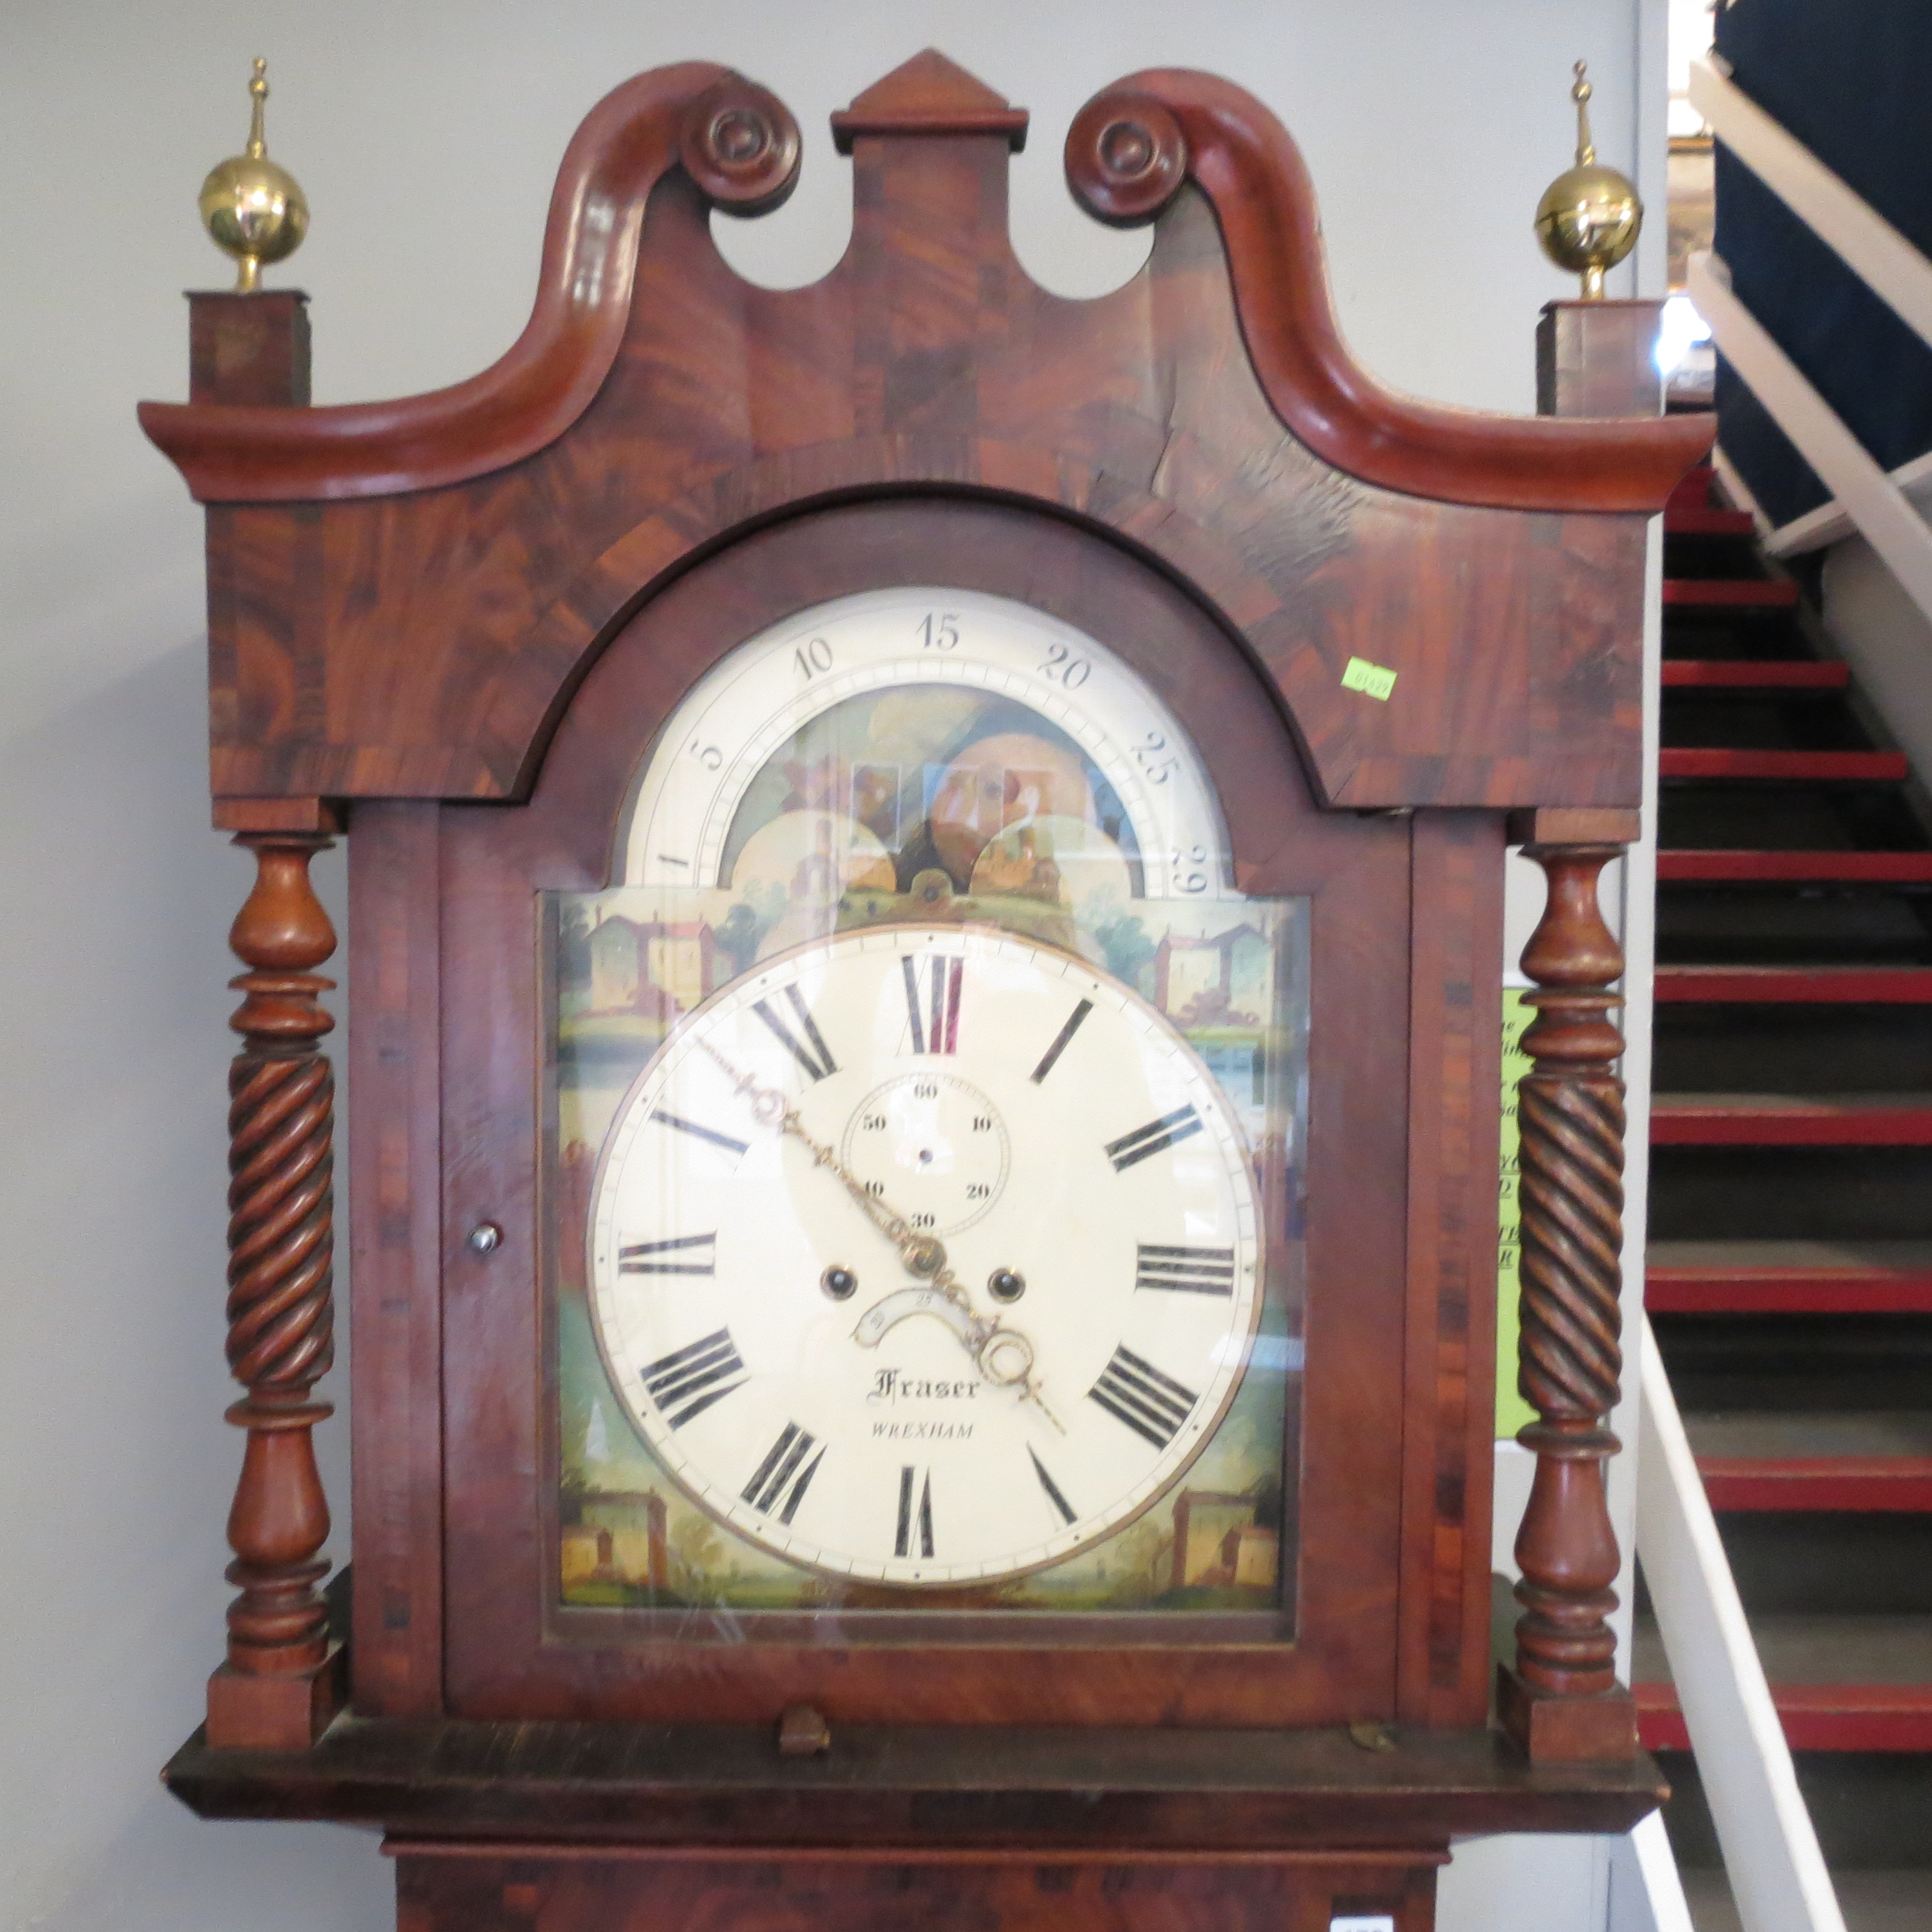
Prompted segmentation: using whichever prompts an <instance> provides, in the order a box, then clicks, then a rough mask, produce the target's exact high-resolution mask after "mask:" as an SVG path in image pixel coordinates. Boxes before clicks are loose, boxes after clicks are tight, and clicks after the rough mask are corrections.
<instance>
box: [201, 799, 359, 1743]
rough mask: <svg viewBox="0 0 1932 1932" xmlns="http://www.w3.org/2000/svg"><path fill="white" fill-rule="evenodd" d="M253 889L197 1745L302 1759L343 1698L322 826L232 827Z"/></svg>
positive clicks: (239, 934) (241, 923) (232, 1128)
mask: <svg viewBox="0 0 1932 1932" xmlns="http://www.w3.org/2000/svg"><path fill="white" fill-rule="evenodd" d="M235 842H236V844H238V845H242V846H245V847H247V848H248V850H250V851H251V852H253V853H254V855H255V865H256V877H255V886H254V890H253V891H252V892H251V893H250V894H249V895H248V902H247V903H246V904H245V905H244V906H243V907H242V910H241V913H239V916H237V918H236V921H235V925H234V928H233V931H232V932H230V933H229V944H230V945H231V946H233V948H234V950H235V952H236V955H237V956H239V958H240V959H241V960H242V963H243V964H244V965H246V966H247V967H248V969H249V970H248V971H247V972H245V973H244V974H242V975H241V976H240V977H239V978H237V979H236V980H233V981H232V982H231V984H232V985H233V986H234V987H235V988H236V989H237V990H238V991H239V992H240V993H241V994H242V996H243V997H242V1005H241V1007H240V1008H239V1010H238V1011H237V1012H236V1015H235V1016H234V1018H233V1020H231V1021H230V1022H229V1025H232V1026H233V1028H235V1030H236V1032H238V1033H239V1034H241V1036H242V1051H241V1052H240V1053H239V1055H237V1056H236V1060H235V1062H234V1064H233V1067H230V1068H229V1076H228V1092H229V1110H228V1134H229V1154H228V1167H229V1175H230V1176H231V1177H232V1178H231V1179H230V1181H229V1189H228V1211H229V1222H228V1248H229V1263H228V1364H229V1367H230V1368H231V1369H232V1370H233V1371H234V1374H235V1378H236V1380H237V1381H238V1382H240V1383H241V1384H242V1386H243V1387H244V1388H245V1389H246V1390H247V1391H248V1394H246V1395H245V1397H243V1399H242V1400H241V1401H239V1402H238V1403H236V1404H235V1406H233V1408H232V1409H229V1411H228V1420H229V1421H230V1422H232V1423H233V1424H236V1426H237V1427H239V1428H242V1429H245V1430H247V1431H248V1446H247V1448H245V1451H243V1454H242V1477H241V1481H240V1482H239V1484H238V1485H237V1487H236V1492H235V1504H234V1507H233V1509H232V1510H231V1511H229V1517H228V1541H229V1545H230V1547H232V1548H233V1550H234V1552H235V1561H234V1562H233V1563H231V1564H230V1565H229V1566H228V1571H227V1576H228V1580H229V1582H230V1583H234V1584H236V1585H237V1586H239V1589H240V1592H241V1594H240V1595H239V1596H237V1597H236V1599H235V1601H234V1602H233V1604H231V1605H230V1606H229V1611H228V1661H227V1662H226V1664H223V1666H222V1667H221V1668H220V1670H217V1672H216V1673H214V1676H213V1677H211V1679H209V1680H208V1742H209V1743H210V1744H211V1745H217V1746H234V1747H242V1748H260V1749H282V1750H291V1749H300V1748H303V1747H305V1746H306V1745H308V1744H309V1743H310V1742H311V1741H312V1740H313V1739H314V1738H315V1736H317V1734H318V1733H320V1730H322V1728H323V1726H324V1725H326V1724H327V1723H328V1721H329V1718H331V1717H332V1716H333V1715H334V1714H335V1711H336V1710H337V1709H338V1708H339V1706H340V1705H341V1676H342V1672H341V1656H340V1655H339V1650H338V1647H336V1646H332V1645H331V1643H330V1642H329V1630H328V1611H327V1608H326V1605H325V1604H324V1603H323V1598H322V1595H321V1593H320V1590H319V1589H317V1586H318V1585H319V1584H320V1583H321V1581H322V1579H323V1577H325V1576H326V1574H328V1571H329V1565H328V1564H327V1562H325V1561H324V1560H323V1559H322V1558H321V1556H320V1555H319V1554H318V1553H319V1552H320V1550H321V1548H322V1545H323V1541H324V1539H325V1538H326V1537H327V1536H328V1535H329V1505H328V1502H327V1500H326V1498H325V1497H324V1496H323V1489H322V1478H321V1476H320V1473H319V1472H317V1468H316V1463H315V1448H314V1441H313V1439H312V1437H311V1431H312V1430H313V1429H314V1427H315V1425H316V1424H317V1423H318V1422H320V1421H323V1419H324V1418H326V1417H327V1416H329V1415H331V1414H332V1413H333V1411H332V1408H331V1406H330V1405H329V1403H326V1402H318V1401H317V1400H315V1399H314V1396H313V1394H312V1393H311V1391H313V1389H314V1385H315V1384H316V1383H317V1382H318V1381H320V1379H321V1378H322V1377H323V1376H324V1375H326V1373H328V1371H329V1365H330V1364H331V1362H332V1361H333V1360H334V1358H335V1340H334V1314H335V1311H334V1307H333V1304H332V1259H333V1256H334V1252H335V1240H334V1233H333V1229H332V1213H333V1208H334V1196H333V1192H332V1185H331V1181H332V1169H333V1165H334V1154H333V1148H332V1139H333V1133H334V1116H333V1107H334V1100H335V1079H334V1076H333V1074H332V1072H331V1070H330V1068H329V1061H328V1059H327V1058H326V1055H323V1053H321V1052H320V1051H319V1050H318V1048H317V1042H318V1041H320V1039H321V1038H322V1037H323V1034H326V1033H327V1032H328V1031H329V1029H330V1028H332V1027H333V1026H334V1025H335V1021H334V1020H333V1019H331V1017H330V1016H329V1014H328V1013H326V1011H325V1010H323V1006H322V1003H321V995H323V994H324V993H326V992H329V990H330V989H332V987H333V986H334V985H335V982H334V981H333V980H327V979H325V978H323V977H322V975H321V974H319V973H317V971H315V970H314V969H315V968H317V967H318V966H320V965H322V963H323V962H324V961H325V960H326V959H328V958H329V956H330V954H331V953H333V952H334V951H335V929H334V928H333V927H332V926H331V925H330V924H329V915H328V913H326V912H325V911H324V910H323V907H322V904H321V901H320V900H319V899H317V897H316V895H315V889H314V886H313V885H312V884H311V882H310V879H309V874H308V867H309V861H310V859H311V858H312V857H313V856H314V855H315V853H317V852H319V851H322V850H325V849H326V847H328V846H329V844H330V843H331V841H330V840H329V838H328V837H327V836H326V835H325V834H323V833H321V832H244V833H243V834H242V835H241V836H240V837H239V838H237V839H236V841H235Z"/></svg>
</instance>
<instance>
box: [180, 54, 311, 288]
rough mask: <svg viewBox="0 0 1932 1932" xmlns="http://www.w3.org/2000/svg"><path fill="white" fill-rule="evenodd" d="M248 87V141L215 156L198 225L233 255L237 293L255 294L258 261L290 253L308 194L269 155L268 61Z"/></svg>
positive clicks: (298, 240)
mask: <svg viewBox="0 0 1932 1932" xmlns="http://www.w3.org/2000/svg"><path fill="white" fill-rule="evenodd" d="M248 92H249V94H250V95H251V97H252V98H253V101H254V110H253V112H252V113H251V115H250V117H249V123H248V147H247V148H245V150H244V151H242V153H241V154H231V155H230V156H229V157H228V159H227V160H225V161H219V162H217V163H216V164H215V165H214V167H212V168H211V169H209V170H208V178H207V180H205V181H203V182H202V184H201V220H202V226H203V227H204V228H205V229H207V230H208V233H209V234H210V235H211V236H214V243H215V246H216V247H217V248H220V249H222V250H223V251H225V252H226V254H230V255H233V257H235V260H236V275H235V290H236V293H237V294H238V295H253V294H254V293H255V292H256V291H257V290H259V289H260V287H261V286H262V264H263V263H264V262H280V261H282V260H285V259H286V258H287V257H289V256H290V255H293V254H294V253H295V252H296V250H297V249H298V248H300V247H301V246H302V237H303V236H305V235H306V234H307V233H308V198H307V197H306V196H305V195H304V194H303V193H302V190H301V188H300V187H298V186H297V185H296V178H295V176H294V175H292V174H290V172H289V171H288V170H287V169H286V168H281V167H278V166H276V165H275V163H274V162H273V161H272V160H269V146H268V142H267V141H266V139H264V138H263V133H262V118H263V107H264V105H265V104H266V101H267V100H268V98H269V63H268V62H266V61H265V60H258V61H257V62H256V63H255V73H254V79H252V80H251V81H250V82H249V83H248Z"/></svg>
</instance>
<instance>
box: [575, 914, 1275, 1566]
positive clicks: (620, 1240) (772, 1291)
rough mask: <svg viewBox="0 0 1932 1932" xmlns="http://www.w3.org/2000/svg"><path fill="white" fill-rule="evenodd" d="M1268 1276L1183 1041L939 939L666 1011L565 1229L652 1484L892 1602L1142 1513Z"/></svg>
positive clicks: (892, 933) (1235, 1146)
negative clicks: (582, 1248)
mask: <svg viewBox="0 0 1932 1932" xmlns="http://www.w3.org/2000/svg"><path fill="white" fill-rule="evenodd" d="M861 1197H862V1198H861ZM894 1230H895V1231H896V1232H892V1231H894ZM909 1256H910V1259H908V1257H909ZM588 1259H589V1277H590V1283H589V1286H590V1291H591V1304H592V1316H593V1320H594V1322H595V1328H596V1331H597V1335H598V1343H599V1346H600V1347H601V1350H602V1352H603V1355H604V1361H605V1364H606V1367H607V1371H608V1373H609V1376H610V1382H611V1385H612V1387H613V1388H614V1389H615V1390H616V1391H617V1393H618V1394H619V1397H620V1399H621V1400H622V1402H623V1403H624V1404H625V1407H626V1409H628V1412H629V1414H630V1416H631V1419H632V1421H634V1424H635V1425H636V1427H637V1429H638V1430H639V1431H640V1433H641V1435H642V1436H643V1439H644V1440H645V1442H647V1443H648V1444H649V1446H650V1448H651V1449H652V1451H653V1452H654V1453H655V1455H656V1456H657V1457H658V1459H659V1460H661V1463H662V1464H663V1465H664V1468H665V1469H666V1470H667V1472H669V1473H670V1475H672V1477H673V1478H674V1479H675V1480H676V1482H677V1483H678V1484H680V1485H681V1486H682V1487H683V1488H684V1490H685V1491H686V1492H688V1493H689V1494H690V1495H691V1497H692V1498H693V1499H695V1500H696V1501H697V1502H699V1503H700V1505H702V1506H703V1508H705V1509H706V1511H709V1513H710V1514H712V1515H713V1516H714V1517H717V1518H718V1519H720V1520H723V1521H724V1522H726V1523H729V1524H730V1526H732V1527H733V1529H736V1531H738V1532H739V1533H740V1534H741V1535H744V1536H745V1537H746V1538H750V1539H751V1540H752V1541H754V1542H755V1543H757V1544H760V1545H762V1546H763V1547H765V1548H766V1549H767V1550H770V1551H772V1552H773V1553H776V1554H778V1555H779V1556H782V1557H783V1558H784V1559H787V1561H788V1562H791V1563H793V1564H797V1565H804V1566H806V1567H808V1568H811V1569H814V1570H817V1571H825V1572H829V1573H832V1574H836V1575H841V1576H846V1577H853V1578H856V1579H865V1580H874V1581H877V1582H883V1583H892V1584H897V1585H904V1586H913V1587H918V1586H936V1585H958V1584H960V1583H967V1582H977V1581H983V1580H998V1579H1000V1578H1002V1577H1011V1576H1016V1575H1019V1574H1022V1573H1023V1572H1025V1571H1030V1570H1033V1569H1036V1568H1040V1567H1041V1566H1043V1565H1048V1564H1051V1563H1053V1562H1057V1561H1058V1560H1059V1559H1061V1558H1063V1557H1064V1556H1067V1555H1069V1554H1070V1553H1072V1552H1073V1551H1075V1550H1079V1549H1082V1548H1083V1547H1085V1546H1086V1545H1087V1544H1090V1543H1091V1542H1093V1541H1095V1540H1096V1539H1097V1538H1100V1537H1102V1536H1104V1535H1107V1534H1108V1533H1109V1532H1111V1531H1112V1530H1114V1529H1118V1527H1119V1526H1121V1525H1122V1524H1124V1523H1126V1522H1127V1521H1128V1520H1130V1518H1132V1517H1134V1516H1135V1515H1136V1514H1138V1513H1139V1511H1142V1509H1143V1508H1145V1507H1146V1506H1147V1505H1148V1504H1149V1503H1150V1502H1152V1501H1153V1500H1154V1499H1155V1498H1156V1497H1157V1496H1159V1495H1160V1493H1162V1492H1163V1490H1166V1489H1168V1488H1169V1487H1170V1486H1171V1485H1172V1484H1173V1483H1174V1482H1175V1479H1176V1478H1178V1476H1179V1475H1180V1474H1181V1472H1182V1471H1183V1470H1184V1469H1185V1468H1186V1467H1187V1465H1188V1463H1190V1461H1191V1460H1193V1457H1194V1456H1195V1455H1196V1454H1197V1453H1198V1451H1199V1450H1200V1449H1201V1448H1202V1445H1204V1444H1205V1442H1207V1441H1208V1439H1209V1437H1210V1436H1211V1434H1212V1433H1213V1431H1214V1427H1215V1425H1216V1424H1217V1421H1218V1420H1219V1418H1220V1415H1221V1414H1222V1413H1223V1410H1224V1409H1226V1406H1227V1404H1228V1402H1229V1399H1230V1397H1232V1394H1233V1393H1234V1391H1235V1388H1236V1386H1237V1385H1238V1382H1239V1379H1240V1377H1241V1372H1242V1369H1243V1367H1244V1364H1245V1362H1246V1361H1247V1358H1248V1354H1249V1349H1250V1337H1251V1335H1252V1334H1253V1330H1254V1328H1255V1325H1256V1319H1257V1315H1258V1313H1259V1307H1260V1302H1261V1294H1262V1280H1263V1270H1262V1259H1263V1258H1262V1233H1261V1217H1260V1216H1259V1214H1258V1211H1257V1205H1256V1195H1255V1185H1254V1181H1253V1166H1252V1161H1251V1156H1250V1150H1249V1149H1248V1148H1247V1145H1246V1144H1245V1142H1244V1136H1243V1134H1242V1132H1241V1127H1240V1126H1239V1124H1238V1122H1237V1121H1236V1120H1235V1117H1234V1115H1233V1114H1232V1112H1231V1111H1230V1109H1229V1106H1228V1104H1227V1103H1226V1100H1225V1099H1224V1098H1223V1094H1222V1092H1221V1090H1220V1087H1219V1086H1218V1085H1217V1082H1216V1081H1215V1079H1214V1077H1213V1076H1212V1075H1211V1073H1209V1072H1208V1069H1207V1067H1205V1065H1204V1064H1202V1061H1201V1060H1200V1059H1199V1057H1198V1056H1197V1055H1196V1053H1195V1052H1194V1051H1193V1049H1191V1048H1190V1046H1189V1045H1188V1044H1187V1042H1186V1041H1185V1040H1184V1039H1183V1038H1182V1037H1181V1035H1180V1034H1179V1033H1178V1031H1176V1030H1175V1028H1173V1027H1172V1025H1169V1022H1167V1021H1166V1019H1164V1018H1163V1016H1161V1014H1160V1013H1158V1012H1157V1010H1155V1009H1154V1007H1153V1006H1151V1004H1149V1003H1148V1001H1145V1000H1144V999H1142V998H1140V997H1139V995H1137V994H1136V993H1135V992H1132V991H1131V990H1130V989H1128V988H1127V987H1126V986H1123V985H1122V984H1121V983H1119V982H1118V980H1115V979H1113V978H1112V977H1110V976H1109V975H1108V974H1106V973H1103V972H1102V971H1099V970H1097V968H1094V967H1093V966H1091V965H1088V963H1086V962H1085V961H1083V960H1082V959H1079V958H1077V957H1076V956H1073V955H1071V954H1070V953H1064V952H1062V951H1061V950H1058V949H1055V948H1053V947H1048V946H1044V945H1041V944H1036V943H1035V942H1034V941H1031V940H1029V939H1027V938H1022V937H1021V936H1019V935H1015V934H1011V933H1005V932H997V931H993V930H989V929H984V928H962V927H960V926H917V925H890V926H878V927H873V928H868V929H860V930H856V931H853V932H846V933H844V934H841V935H838V936H836V937H835V938H830V939H828V940H825V941H821V942H818V943H816V944H810V945H807V946H804V947H799V948H797V949H796V950H793V951H791V952H790V953H786V954H784V955H782V956H778V957H775V958H772V959H767V960H766V961H763V962H761V963H760V964H759V965H757V967H756V968H754V970H753V971H751V972H750V973H748V974H746V975H745V976H743V977H741V978H739V979H738V980H735V981H733V983H730V984H729V985H727V986H725V987H724V988H723V989H721V991H719V992H717V993H716V994H715V995H713V996H712V997H711V998H709V1000H708V1001H706V1002H705V1003H704V1004H702V1005H701V1006H700V1007H697V1009H696V1010H694V1011H693V1012H691V1013H688V1014H687V1015H686V1016H685V1018H684V1019H683V1020H682V1022H680V1023H679V1025H678V1026H677V1027H676V1029H675V1030H674V1031H673V1033H672V1034H671V1036H670V1038H669V1039H668V1040H667V1042H666V1043H665V1045H664V1047H663V1048H662V1049H661V1051H660V1052H658V1054H657V1055H656V1056H655V1058H654V1059H653V1060H652V1061H651V1062H650V1064H649V1065H648V1066H647V1067H646V1068H645V1069H644V1070H643V1073H642V1074H641V1075H640V1076H639V1077H638V1079H637V1081H636V1082H635V1083H634V1085H633V1086H632V1087H631V1089H630V1091H629V1092H628V1094H627V1095H626V1096H625V1098H624V1100H622V1103H621V1104H620V1105H619V1108H618V1109H617V1112H616V1117H615V1118H614V1120H613V1123H612V1125H611V1127H610V1132H609V1133H608V1135H607V1138H606V1139H605V1141H604V1149H603V1154H602V1158H601V1161H600V1163H599V1165H598V1172H597V1175H596V1178H595V1183H594V1185H593V1187H592V1204H591V1210H590V1215H589V1231H588ZM935 1284H937V1285H935Z"/></svg>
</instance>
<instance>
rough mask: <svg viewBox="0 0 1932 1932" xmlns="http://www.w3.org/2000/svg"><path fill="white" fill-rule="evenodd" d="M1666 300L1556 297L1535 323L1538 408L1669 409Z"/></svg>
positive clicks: (1629, 412) (1585, 412)
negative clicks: (1663, 344)
mask: <svg viewBox="0 0 1932 1932" xmlns="http://www.w3.org/2000/svg"><path fill="white" fill-rule="evenodd" d="M1663 310H1664V305H1663V304H1662V303H1661V302H1655V301H1649V302H1549V303H1547V304H1545V305H1544V311H1543V319H1542V320H1541V322H1539V323H1538V324H1537V326H1536V413H1537V414H1538V416H1657V415H1659V414H1660V413H1661V412H1662V410H1663V408H1664V377H1663V376H1662V374H1661V373H1660V372H1659V371H1658V366H1657V331H1658V320H1659V317H1661V315H1662V314H1663Z"/></svg>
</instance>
